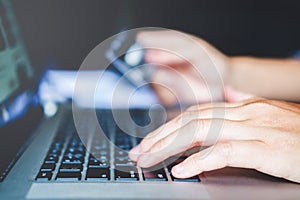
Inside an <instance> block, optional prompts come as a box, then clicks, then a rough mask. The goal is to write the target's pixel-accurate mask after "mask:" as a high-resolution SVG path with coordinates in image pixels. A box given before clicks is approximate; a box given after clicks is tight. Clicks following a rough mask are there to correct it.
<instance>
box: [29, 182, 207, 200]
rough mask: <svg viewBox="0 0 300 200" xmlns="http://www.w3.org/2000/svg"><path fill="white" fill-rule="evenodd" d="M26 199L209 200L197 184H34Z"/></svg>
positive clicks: (203, 189) (204, 191)
mask: <svg viewBox="0 0 300 200" xmlns="http://www.w3.org/2000/svg"><path fill="white" fill-rule="evenodd" d="M26 198H27V199H78V198H82V199H86V198H97V199H121V198H122V199H208V198H209V195H208V193H207V191H206V189H205V187H204V186H203V184H201V183H200V184H199V183H170V184H168V183H163V184H153V183H138V184H135V183H33V184H32V186H31V188H30V190H29V192H28V194H27V196H26Z"/></svg>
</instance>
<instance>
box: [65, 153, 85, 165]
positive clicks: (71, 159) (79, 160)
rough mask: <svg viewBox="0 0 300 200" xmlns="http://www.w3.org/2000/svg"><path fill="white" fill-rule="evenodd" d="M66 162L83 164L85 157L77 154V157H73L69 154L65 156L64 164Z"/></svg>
mask: <svg viewBox="0 0 300 200" xmlns="http://www.w3.org/2000/svg"><path fill="white" fill-rule="evenodd" d="M64 161H67V162H73V161H76V162H81V163H83V161H84V156H83V155H82V154H76V155H73V154H68V155H65V156H64V157H63V162H64Z"/></svg>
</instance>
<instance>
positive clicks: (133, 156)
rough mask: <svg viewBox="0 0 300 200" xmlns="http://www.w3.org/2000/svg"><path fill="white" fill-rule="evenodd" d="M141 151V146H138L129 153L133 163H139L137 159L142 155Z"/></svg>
mask: <svg viewBox="0 0 300 200" xmlns="http://www.w3.org/2000/svg"><path fill="white" fill-rule="evenodd" d="M140 149H141V148H140V145H137V146H135V147H133V148H132V149H131V150H130V151H129V153H128V155H129V158H130V159H131V160H132V161H137V159H138V157H139V155H140V151H141V150H140Z"/></svg>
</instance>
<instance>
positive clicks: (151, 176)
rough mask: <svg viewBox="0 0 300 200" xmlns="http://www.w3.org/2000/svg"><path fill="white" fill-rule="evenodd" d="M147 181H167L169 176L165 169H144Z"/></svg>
mask: <svg viewBox="0 0 300 200" xmlns="http://www.w3.org/2000/svg"><path fill="white" fill-rule="evenodd" d="M142 171H143V176H144V180H145V181H167V175H166V172H165V170H164V169H154V170H153V169H151V168H148V169H142Z"/></svg>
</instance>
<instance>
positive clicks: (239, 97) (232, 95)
mask: <svg viewBox="0 0 300 200" xmlns="http://www.w3.org/2000/svg"><path fill="white" fill-rule="evenodd" d="M224 94H225V99H226V101H228V102H237V101H244V100H246V99H250V98H253V97H255V96H254V95H253V94H249V93H244V92H241V91H237V90H235V89H233V88H232V87H230V86H225V88H224Z"/></svg>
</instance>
